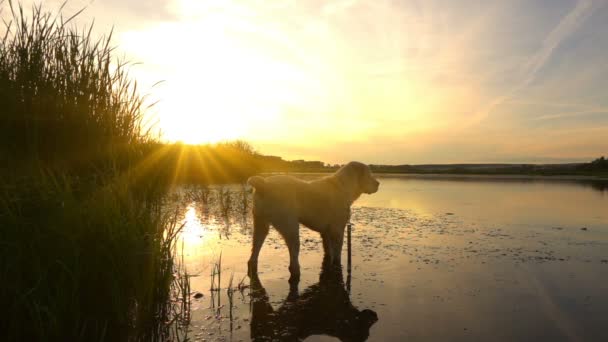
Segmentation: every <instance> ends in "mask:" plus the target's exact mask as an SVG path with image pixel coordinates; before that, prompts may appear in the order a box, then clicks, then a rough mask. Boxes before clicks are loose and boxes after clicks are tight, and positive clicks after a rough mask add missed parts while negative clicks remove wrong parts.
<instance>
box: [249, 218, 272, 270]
mask: <svg viewBox="0 0 608 342" xmlns="http://www.w3.org/2000/svg"><path fill="white" fill-rule="evenodd" d="M269 228H270V227H269V224H268V221H266V219H265V218H264V217H262V216H260V215H256V214H255V213H254V214H253V244H252V247H251V257H250V258H249V262H248V263H247V274H248V275H249V277H257V274H258V256H259V255H260V250H261V249H262V245H263V244H264V240H266V236H267V235H268V229H269Z"/></svg>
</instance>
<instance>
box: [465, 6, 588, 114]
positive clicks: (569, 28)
mask: <svg viewBox="0 0 608 342" xmlns="http://www.w3.org/2000/svg"><path fill="white" fill-rule="evenodd" d="M593 9H594V3H593V1H592V0H579V1H578V2H577V3H576V6H574V8H573V9H572V10H571V11H570V12H568V13H567V14H566V15H565V16H563V17H562V19H561V20H560V21H559V23H558V24H557V25H556V26H555V27H554V28H553V30H551V32H550V33H549V34H548V35H547V37H546V38H545V39H544V40H543V42H542V45H541V48H540V49H538V50H537V51H536V52H535V53H534V54H533V55H531V56H530V57H529V58H528V59H527V61H526V62H525V63H524V64H523V67H522V70H523V73H522V74H523V78H522V79H521V81H519V82H518V83H515V84H514V85H513V86H512V87H511V88H510V89H508V90H507V91H506V92H504V93H503V94H501V95H499V96H497V97H495V98H494V99H492V100H491V101H490V102H489V103H488V104H487V105H486V106H484V107H483V108H482V109H481V110H480V111H478V112H477V114H476V115H475V116H474V118H473V120H472V121H471V122H469V124H476V123H479V122H480V121H482V120H483V119H485V118H486V117H487V116H488V115H489V114H490V112H491V111H492V110H493V109H494V108H495V107H496V106H498V105H500V104H502V103H504V102H505V101H507V100H508V99H510V98H512V97H513V96H514V95H515V94H516V93H518V92H519V91H521V90H522V89H523V88H525V87H527V86H528V85H530V84H531V83H532V82H533V81H534V79H535V78H536V76H537V74H538V72H539V70H541V69H542V67H543V66H544V65H545V64H546V63H547V61H549V59H550V58H551V55H552V54H553V52H554V51H555V49H556V48H557V47H558V46H559V45H560V44H561V43H562V41H564V39H566V38H567V37H569V36H570V35H571V34H573V33H574V32H575V31H576V30H577V29H578V28H579V27H580V26H581V24H582V23H583V22H584V21H585V20H586V19H587V18H588V17H589V16H590V15H591V14H592V13H593Z"/></svg>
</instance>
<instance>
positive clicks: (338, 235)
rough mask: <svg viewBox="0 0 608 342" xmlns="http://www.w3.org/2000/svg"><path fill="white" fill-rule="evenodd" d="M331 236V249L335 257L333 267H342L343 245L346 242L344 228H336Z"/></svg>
mask: <svg viewBox="0 0 608 342" xmlns="http://www.w3.org/2000/svg"><path fill="white" fill-rule="evenodd" d="M330 234H331V235H330V236H331V239H330V243H331V246H330V247H331V250H332V256H333V260H332V263H331V265H334V266H340V265H342V244H343V242H344V227H335V228H334V229H333V230H332V231H331V233H330Z"/></svg>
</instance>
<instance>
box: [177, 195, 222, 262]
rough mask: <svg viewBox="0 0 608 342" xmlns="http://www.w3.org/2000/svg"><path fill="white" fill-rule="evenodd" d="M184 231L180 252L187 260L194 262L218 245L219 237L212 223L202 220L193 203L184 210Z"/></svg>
mask: <svg viewBox="0 0 608 342" xmlns="http://www.w3.org/2000/svg"><path fill="white" fill-rule="evenodd" d="M183 217H184V218H183V219H182V222H181V224H183V228H182V231H181V232H180V236H179V248H178V249H179V251H180V254H181V255H183V256H184V257H185V258H186V259H187V260H194V259H196V258H199V257H201V256H204V255H207V254H208V253H209V251H210V250H212V248H210V247H211V246H213V245H216V244H217V242H218V241H217V240H218V236H217V235H216V234H213V231H214V230H216V229H214V228H215V227H213V225H214V224H213V223H211V222H203V220H201V216H200V212H199V209H198V208H197V205H196V203H195V202H192V203H190V204H188V206H186V208H185V209H184V214H183Z"/></svg>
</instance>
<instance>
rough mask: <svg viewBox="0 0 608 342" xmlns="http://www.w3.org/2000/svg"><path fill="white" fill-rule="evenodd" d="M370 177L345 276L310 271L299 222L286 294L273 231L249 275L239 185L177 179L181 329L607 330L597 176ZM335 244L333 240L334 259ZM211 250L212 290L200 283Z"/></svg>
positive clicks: (262, 334) (437, 334)
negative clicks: (188, 304)
mask: <svg viewBox="0 0 608 342" xmlns="http://www.w3.org/2000/svg"><path fill="white" fill-rule="evenodd" d="M307 177H311V176H307ZM378 178H379V180H380V182H381V186H380V191H379V192H378V193H376V194H374V195H363V196H362V197H361V198H360V199H359V200H358V201H357V202H356V204H355V205H354V207H353V215H352V222H353V224H354V229H353V232H352V273H351V275H350V276H349V275H348V273H347V272H346V269H345V270H344V272H343V274H336V273H328V272H324V273H321V267H320V266H321V260H322V252H321V250H322V247H321V240H320V237H319V236H318V234H317V233H315V232H312V231H310V230H308V229H306V228H304V227H303V228H302V230H301V242H302V246H301V252H300V253H301V254H300V264H301V266H302V280H301V281H300V284H299V289H298V290H299V291H298V292H294V291H290V288H289V285H288V282H287V279H288V277H289V272H288V270H287V265H288V252H287V248H286V247H285V245H284V244H283V242H282V239H281V238H280V236H279V235H278V234H277V232H276V231H274V230H273V229H271V232H270V234H269V236H268V238H267V239H266V243H265V245H264V247H263V249H262V252H261V255H260V264H259V276H260V280H261V285H262V286H263V287H259V286H254V287H253V288H252V287H249V286H248V285H250V284H249V279H248V278H247V277H246V276H245V274H246V260H247V259H248V257H249V248H250V241H251V238H250V233H251V217H250V216H251V214H250V210H249V208H250V206H251V203H250V199H248V198H247V197H246V193H243V192H242V191H241V190H242V188H241V187H240V186H238V185H235V186H231V187H228V188H226V189H224V190H222V191H224V195H223V196H222V197H221V198H220V197H219V196H218V195H217V190H212V191H211V194H210V195H209V196H208V199H207V200H206V201H205V196H200V193H198V192H194V193H192V192H188V191H185V190H184V191H181V192H180V193H179V194H178V195H177V196H176V197H175V199H174V202H175V204H177V207H179V208H180V209H179V211H180V212H181V213H182V215H183V220H184V222H185V226H184V230H183V233H182V240H183V246H182V247H183V249H182V253H183V256H184V260H185V263H186V266H187V268H188V271H189V273H190V274H192V275H193V276H192V278H191V288H192V291H193V298H192V323H191V331H190V333H189V337H190V338H191V339H192V340H207V341H210V340H234V341H239V340H249V339H252V338H253V339H256V340H272V339H274V340H276V339H284V340H292V339H294V338H295V336H297V337H299V338H305V337H308V339H310V340H336V337H330V336H337V337H339V338H340V339H342V340H347V341H356V340H365V339H366V338H368V340H370V341H387V340H395V341H401V340H462V341H469V340H492V341H501V340H503V341H510V340H519V341H521V340H530V341H533V340H541V339H542V340H552V341H559V340H608V331H607V330H606V329H605V326H606V325H607V324H608V314H607V312H608V210H607V209H608V187H607V186H606V184H605V183H598V182H595V183H590V182H582V181H581V182H579V181H564V180H561V181H557V180H543V179H535V180H530V179H493V178H486V177H484V178H473V177H439V176H438V177H428V176H425V177H416V176H379V177H378ZM244 195H245V197H244ZM205 203H206V204H205ZM346 252H347V251H346V243H345V248H344V251H343V253H344V256H343V258H342V260H343V264H345V263H346V260H347V257H346ZM220 255H221V270H222V272H221V279H220V280H219V282H220V285H221V286H220V287H221V289H220V291H210V288H211V281H212V277H211V276H210V274H211V272H212V270H213V269H214V266H213V265H214V264H216V263H217V262H219V260H220ZM231 277H232V278H233V280H232V285H230V278H231ZM217 278H218V277H217V275H216V276H215V282H216V284H217V282H218V279H217ZM239 285H240V286H239ZM252 285H255V284H252ZM216 287H217V285H216ZM229 287H230V288H233V289H234V291H232V292H231V291H227V288H229ZM195 293H200V294H202V295H203V296H202V297H200V298H194V294H195ZM230 297H232V298H230Z"/></svg>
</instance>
